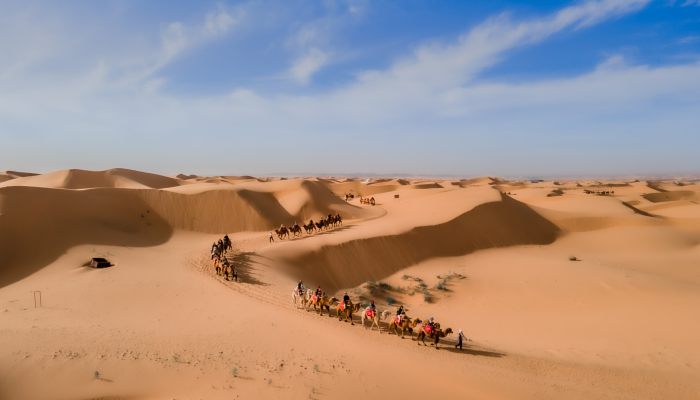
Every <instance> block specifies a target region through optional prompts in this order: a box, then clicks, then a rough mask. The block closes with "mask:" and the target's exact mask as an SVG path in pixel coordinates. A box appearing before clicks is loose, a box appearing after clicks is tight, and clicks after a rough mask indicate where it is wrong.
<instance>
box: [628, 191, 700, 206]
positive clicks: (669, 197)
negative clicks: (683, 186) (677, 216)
mask: <svg viewBox="0 0 700 400" xmlns="http://www.w3.org/2000/svg"><path fill="white" fill-rule="evenodd" d="M642 197H644V198H645V199H647V200H649V201H651V202H652V203H661V202H665V201H678V200H698V199H700V196H698V194H697V193H695V192H693V191H691V190H677V191H673V192H671V191H663V192H658V193H647V194H643V195H642Z"/></svg>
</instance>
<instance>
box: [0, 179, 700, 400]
mask: <svg viewBox="0 0 700 400" xmlns="http://www.w3.org/2000/svg"><path fill="white" fill-rule="evenodd" d="M553 191H557V195H554V196H548V194H550V193H552V192H553ZM585 191H594V192H596V191H609V192H612V191H614V194H612V193H611V194H609V195H606V196H600V195H595V194H586V192H585ZM346 193H353V194H355V195H363V196H374V197H375V199H376V202H377V205H376V206H370V205H362V204H360V202H359V199H358V198H357V197H356V198H355V199H353V200H350V201H349V202H345V201H344V195H345V194H346ZM397 196H398V197H397ZM341 198H342V199H341ZM699 199H700V185H698V184H697V183H695V182H692V181H684V182H679V181H673V180H669V181H645V180H638V181H631V180H630V181H619V180H615V181H612V180H611V181H600V180H578V181H556V182H555V181H538V182H532V181H508V180H504V179H499V178H495V177H484V178H473V179H463V180H454V179H452V180H430V179H407V178H402V179H396V178H390V177H389V178H383V179H369V180H367V179H363V178H360V177H358V178H352V179H349V178H333V177H324V178H313V177H307V178H295V179H276V178H265V179H258V178H255V177H249V176H218V177H202V176H195V175H185V174H181V175H178V176H177V177H174V178H171V177H165V176H159V175H156V174H150V173H144V172H138V171H131V170H125V169H113V170H107V171H83V170H66V171H56V172H52V173H47V174H31V173H19V172H13V171H8V172H6V173H3V174H0V268H2V269H1V270H0V271H1V273H0V399H92V398H109V399H122V398H127V399H173V398H177V399H181V398H197V399H199V398H206V399H219V398H221V399H231V398H262V399H265V398H292V399H297V398H299V399H302V398H303V399H322V398H328V399H345V398H347V399H357V398H421V397H424V396H430V397H432V398H449V399H452V398H459V399H485V398H498V399H511V398H517V399H659V398H664V399H665V398H669V399H670V398H672V399H694V398H697V394H698V393H700V347H699V346H698V345H697V338H698V337H700V319H698V318H697V315H698V314H697V310H698V309H700V290H698V289H700V269H699V267H700V204H699ZM329 213H332V214H336V213H339V214H340V215H342V216H343V218H344V221H343V224H342V226H338V227H335V228H333V229H329V230H328V231H325V232H321V233H314V234H312V235H306V234H303V235H301V236H300V237H297V238H292V239H286V240H279V239H276V240H275V242H274V243H269V241H268V235H269V232H270V231H271V230H272V229H274V228H275V227H278V226H279V225H280V224H291V223H294V222H295V221H296V222H299V223H305V222H307V221H308V220H309V219H311V218H313V219H315V220H317V219H318V218H320V217H322V216H324V215H327V214H329ZM224 233H228V234H229V235H230V236H231V238H232V239H233V242H234V250H235V251H234V253H233V254H232V258H233V259H234V262H235V264H236V265H237V267H238V271H239V274H240V276H241V282H229V281H224V280H223V279H222V278H221V277H219V276H217V275H216V274H215V273H214V271H213V269H212V267H211V264H210V263H209V262H208V255H209V248H210V246H211V243H212V242H213V241H214V240H217V239H218V238H220V237H221V236H222V235H223V234H224ZM98 256H100V257H107V258H109V259H110V261H112V262H113V263H114V264H115V265H114V266H113V267H110V268H106V269H92V268H89V267H86V266H85V263H86V262H87V261H89V259H90V258H91V257H98ZM572 258H575V260H576V261H571V259H572ZM298 279H303V280H304V282H306V284H307V286H314V287H315V285H322V286H323V287H324V288H325V289H326V290H328V291H330V292H332V294H334V295H336V296H342V294H343V292H344V291H348V292H349V293H350V294H351V297H352V298H353V300H354V301H359V302H362V303H364V304H366V303H367V302H368V301H369V300H370V299H375V300H376V301H377V305H378V308H379V309H380V310H384V309H387V310H391V311H393V310H394V309H395V307H396V304H398V303H400V304H404V305H405V306H406V307H407V309H408V314H409V315H410V316H413V317H418V318H422V319H426V318H427V317H430V316H434V317H435V318H436V319H437V320H438V321H439V322H441V323H442V325H443V326H444V327H451V328H453V329H454V330H456V329H459V328H461V329H463V330H464V332H465V334H466V335H467V337H469V338H470V339H471V340H470V341H468V342H466V343H465V347H464V350H462V351H459V350H456V349H455V348H454V343H455V337H454V335H449V336H448V337H447V338H445V339H444V340H443V341H441V342H440V344H439V349H438V350H436V349H435V348H434V347H433V346H430V345H428V346H423V345H421V344H419V342H416V341H414V340H412V338H411V336H410V335H406V337H405V338H404V339H403V340H401V339H399V338H397V337H396V336H395V335H393V334H392V335H389V334H387V333H386V332H382V333H378V332H377V330H376V328H375V329H374V330H372V331H370V330H368V329H363V328H362V327H361V326H360V324H359V318H356V320H355V325H354V326H351V325H350V324H349V323H347V322H339V321H338V320H337V319H336V318H329V316H327V315H323V316H319V315H318V314H316V313H313V312H307V311H304V310H302V309H299V308H297V307H296V306H295V305H293V304H292V297H291V291H292V288H293V286H294V285H295V283H296V281H297V280H298ZM35 291H40V292H41V296H42V298H41V305H38V304H37V306H36V307H35V298H34V296H35V295H34V294H33V293H34V292H35ZM37 295H38V294H37ZM389 303H391V304H389ZM383 327H384V325H383ZM428 343H429V341H428Z"/></svg>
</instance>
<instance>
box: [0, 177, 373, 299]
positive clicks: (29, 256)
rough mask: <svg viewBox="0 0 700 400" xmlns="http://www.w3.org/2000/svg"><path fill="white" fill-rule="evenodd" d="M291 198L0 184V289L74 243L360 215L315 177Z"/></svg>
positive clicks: (126, 242)
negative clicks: (288, 201)
mask: <svg viewBox="0 0 700 400" xmlns="http://www.w3.org/2000/svg"><path fill="white" fill-rule="evenodd" d="M292 195H299V196H304V204H303V206H302V207H301V209H300V210H299V211H298V212H296V213H294V214H292V213H290V212H288V211H287V210H286V209H285V208H284V207H283V206H282V205H281V204H280V202H279V201H278V200H277V198H276V197H275V193H273V192H264V191H256V190H250V189H236V188H232V187H231V186H226V187H225V188H220V189H219V188H214V189H211V190H207V191H203V192H199V193H193V194H190V193H179V192H175V191H168V190H157V189H122V188H98V189H88V190H66V189H53V188H44V187H30V186H10V187H4V188H0V287H2V286H5V285H7V284H9V283H12V282H14V281H17V280H19V279H22V278H23V277H25V276H28V275H30V274H32V273H33V272H35V271H37V270H39V269H40V268H42V267H44V266H46V265H48V264H50V263H51V262H53V261H54V260H56V259H57V258H58V257H59V256H61V255H62V254H63V253H65V252H66V251H67V250H68V249H70V248H71V247H74V246H77V245H82V244H96V245H99V244H103V245H115V246H154V245H158V244H162V243H164V242H166V241H167V240H168V239H169V238H170V236H171V234H172V232H173V230H176V229H183V230H190V231H198V232H205V233H230V232H237V231H259V230H269V229H272V228H273V227H277V226H279V225H280V224H281V223H284V224H291V223H292V222H294V221H303V220H305V219H309V218H318V217H319V216H321V215H325V214H327V213H331V212H333V213H335V212H340V213H341V214H342V215H343V216H344V217H345V218H346V219H347V218H353V217H356V216H358V215H361V213H362V209H360V208H358V207H355V206H352V205H349V204H347V203H345V202H343V201H341V200H340V199H338V198H336V197H335V196H334V195H333V194H332V193H331V192H330V191H329V190H328V189H327V188H326V187H325V186H323V185H322V184H319V183H317V182H304V183H303V184H302V185H301V186H300V188H297V189H296V190H294V191H293V193H292ZM35 246H37V247H35Z"/></svg>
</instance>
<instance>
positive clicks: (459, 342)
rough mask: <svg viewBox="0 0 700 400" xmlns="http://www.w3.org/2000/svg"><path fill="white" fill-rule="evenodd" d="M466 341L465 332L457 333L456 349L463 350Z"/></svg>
mask: <svg viewBox="0 0 700 400" xmlns="http://www.w3.org/2000/svg"><path fill="white" fill-rule="evenodd" d="M463 339H464V332H462V330H461V329H460V330H458V331H457V344H456V345H455V349H456V348H459V349H460V350H462V340H463Z"/></svg>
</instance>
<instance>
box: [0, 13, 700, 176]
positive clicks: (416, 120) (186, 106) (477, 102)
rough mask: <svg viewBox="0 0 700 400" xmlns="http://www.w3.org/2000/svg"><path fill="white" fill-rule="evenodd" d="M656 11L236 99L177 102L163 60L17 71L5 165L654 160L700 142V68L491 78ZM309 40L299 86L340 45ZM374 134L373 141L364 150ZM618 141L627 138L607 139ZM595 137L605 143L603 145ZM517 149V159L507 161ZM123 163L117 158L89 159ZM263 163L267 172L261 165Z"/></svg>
mask: <svg viewBox="0 0 700 400" xmlns="http://www.w3.org/2000/svg"><path fill="white" fill-rule="evenodd" d="M645 4H647V1H589V2H585V3H577V4H576V5H574V6H572V7H567V8H564V9H562V10H560V11H558V12H556V13H553V14H551V15H548V16H544V17H542V18H537V19H530V20H526V21H518V20H514V19H513V18H512V17H508V16H505V15H501V16H498V17H496V18H492V19H489V20H488V21H486V22H484V23H483V24H481V25H479V26H477V27H475V28H474V29H471V30H469V31H468V32H466V33H465V34H464V35H462V36H460V37H459V38H457V39H456V40H454V41H453V42H452V43H449V44H444V45H431V46H423V47H420V48H418V49H417V50H415V51H414V52H413V53H411V54H409V55H408V56H407V57H405V58H403V59H401V60H398V61H396V62H395V63H393V64H392V65H391V66H390V67H388V68H386V69H383V70H377V71H365V72H363V73H361V74H360V75H359V76H358V77H357V79H356V80H355V81H353V82H351V83H349V84H347V85H345V86H343V87H338V88H334V89H329V90H325V91H319V92H316V93H314V94H310V95H303V96H302V95H295V94H284V95H283V94H263V93H258V92H256V91H254V90H251V89H250V88H246V87H241V88H235V89H233V90H231V93H230V94H229V95H225V96H213V95H210V96H199V97H188V96H180V97H177V96H170V95H167V94H164V93H161V92H159V91H158V88H159V87H160V86H161V85H162V84H163V82H164V80H163V79H162V78H159V77H158V76H157V74H155V71H156V70H157V69H156V70H154V71H152V73H149V74H147V75H146V76H145V77H144V78H145V79H142V80H140V81H138V82H131V83H129V84H126V85H115V84H114V74H112V73H111V72H110V71H111V70H112V69H113V68H114V67H109V66H108V65H102V67H101V68H95V69H94V71H95V72H94V74H92V75H91V76H90V78H89V79H88V78H87V77H84V76H83V75H81V76H80V77H78V78H76V77H70V78H71V79H65V80H56V83H54V84H51V85H46V84H44V83H42V84H41V85H34V84H33V83H32V81H31V79H26V80H24V81H22V82H21V83H22V85H20V86H19V87H18V86H17V85H16V83H17V81H16V80H13V81H12V82H14V83H15V84H13V85H10V84H9V83H8V82H9V81H7V80H6V81H3V80H1V79H0V135H12V137H13V138H14V140H9V142H11V143H13V146H15V147H16V148H17V149H20V150H14V151H12V152H11V151H10V150H9V148H4V149H2V148H0V160H3V161H5V162H6V163H8V164H7V165H6V167H7V168H21V167H22V165H17V164H18V163H20V162H22V160H23V159H24V158H21V157H20V156H17V154H19V155H22V154H28V151H29V150H21V149H22V146H26V149H32V150H33V151H39V152H40V153H38V154H36V156H37V157H33V158H35V159H36V158H39V159H47V160H50V159H52V157H53V159H56V157H59V156H60V157H63V158H59V160H60V161H61V162H63V163H66V164H63V165H64V166H75V165H69V164H70V162H71V160H75V159H77V158H76V157H78V156H80V151H81V150H84V149H85V148H91V147H92V148H110V149H111V150H113V154H115V155H116V156H115V157H122V158H120V159H123V157H124V154H126V153H128V154H131V153H130V152H141V153H144V154H141V156H140V157H136V155H135V156H134V157H135V158H134V159H136V160H139V161H138V164H137V165H133V166H134V167H139V168H145V169H162V168H163V167H162V164H163V163H166V162H168V163H169V162H175V161H170V160H178V161H176V162H177V163H178V165H177V166H172V167H170V168H183V169H192V168H198V167H199V168H202V167H201V166H203V165H206V166H208V169H209V171H210V172H217V173H222V172H229V171H231V172H232V171H235V170H238V171H241V172H242V171H246V172H248V171H249V172H253V173H260V172H270V171H283V170H284V169H285V168H292V169H294V170H297V171H299V170H308V171H313V170H316V171H318V169H319V168H327V169H335V170H346V171H347V170H349V169H353V168H354V166H355V165H356V163H357V160H356V159H355V158H352V159H351V158H349V157H350V156H345V155H347V154H355V155H356V154H362V155H363V158H362V164H361V168H362V169H363V170H367V169H370V170H372V169H373V170H385V171H386V170H392V169H393V170H402V169H403V170H405V169H406V168H411V169H413V171H418V172H421V171H422V172H425V173H431V172H440V171H453V172H466V171H473V172H474V173H485V172H488V173H507V172H508V171H504V170H499V169H498V168H503V167H502V165H510V166H513V165H518V164H524V165H528V166H535V167H542V168H547V166H549V168H552V165H554V166H556V164H552V162H553V161H552V160H553V157H555V154H554V153H556V152H557V151H567V149H569V148H573V147H579V148H583V149H585V148H589V149H590V148H594V149H595V150H591V151H593V153H591V154H569V153H566V154H568V155H570V157H569V158H570V160H567V163H569V164H567V165H569V168H572V167H571V165H575V163H579V164H580V165H581V166H583V167H585V165H586V164H585V163H592V164H595V165H596V166H598V165H599V166H600V168H604V167H605V166H606V165H607V166H610V165H611V164H605V163H595V161H596V160H597V158H596V157H601V156H608V157H610V158H611V159H612V160H614V161H619V160H620V158H621V157H622V156H624V154H625V153H629V152H637V154H636V158H642V154H643V151H645V150H644V148H642V147H640V146H642V145H644V144H647V143H648V144H651V145H653V146H655V149H654V151H655V152H656V154H661V155H662V156H663V155H664V154H663V152H664V151H668V149H670V148H671V147H674V146H675V145H674V144H673V142H674V139H668V138H664V135H674V136H672V138H675V141H676V142H677V143H685V145H683V146H682V149H679V150H678V151H679V153H682V152H683V151H686V152H687V151H689V150H688V149H689V148H691V147H692V146H688V144H689V143H692V140H695V142H697V140H698V139H697V136H691V135H697V133H696V129H697V128H696V127H697V125H698V119H697V117H696V115H699V114H700V94H699V93H700V65H699V64H697V63H689V64H685V65H676V66H666V67H649V66H644V65H630V64H628V63H626V62H625V60H624V59H622V58H620V57H612V58H610V59H607V60H604V61H603V62H602V63H600V65H599V66H598V67H597V68H595V69H593V70H592V71H590V72H588V73H585V74H581V75H578V76H571V77H567V78H558V79H541V80H539V81H531V82H526V83H518V84H515V83H508V84H505V83H499V82H489V83H485V82H480V81H479V79H478V76H479V74H480V73H482V72H483V71H484V70H486V69H488V68H489V67H491V66H492V65H494V64H495V63H498V62H499V61H502V60H503V59H505V57H506V56H507V53H508V52H509V51H511V50H512V49H514V48H517V47H521V46H527V45H531V44H533V43H537V42H539V41H543V40H545V39H546V38H548V37H549V36H551V35H554V34H556V33H557V32H561V31H563V30H567V29H570V30H573V29H583V28H590V27H592V26H593V24H596V23H600V22H603V21H605V20H607V19H610V18H616V17H619V16H621V15H623V14H625V13H629V12H633V11H634V10H637V9H639V8H640V7H643V6H644V5H645ZM231 18H233V19H235V18H234V17H231ZM216 21H218V22H216ZM235 25H236V23H235V22H230V21H229V19H228V18H226V17H221V16H219V17H206V18H205V19H204V22H203V23H202V24H201V25H193V26H187V25H183V24H175V25H169V26H167V27H166V28H165V30H164V33H163V37H162V38H161V42H160V43H159V45H158V46H157V47H154V48H153V49H152V50H153V53H155V54H157V55H158V57H160V58H159V59H164V60H166V61H165V62H166V63H167V62H171V61H172V60H174V59H176V58H177V57H181V56H182V55H183V54H185V53H186V52H187V51H188V50H189V49H191V48H192V46H196V45H197V44H198V43H202V41H206V40H210V39H211V38H213V37H216V36H219V35H222V34H225V33H226V32H229V31H230V30H231V29H232V28H233V27H234V26H235ZM304 45H305V46H307V47H304V49H305V50H304V49H301V53H302V55H301V56H300V57H299V58H298V59H297V60H296V62H295V63H294V64H293V65H292V67H291V68H290V69H289V70H288V71H287V72H288V74H289V77H290V78H291V79H294V81H295V82H298V83H299V84H307V83H309V82H310V81H311V79H312V78H313V76H314V74H315V73H317V72H318V71H319V70H320V69H321V68H323V66H324V65H327V64H328V62H330V56H329V54H328V52H326V51H323V50H321V49H320V48H319V47H317V46H314V45H313V41H306V42H304ZM151 62H152V60H151ZM155 64H156V65H157V63H155ZM152 65H153V64H152ZM38 115H40V116H41V118H37V116H38ZM684 135H685V136H684ZM37 137H38V138H40V140H41V143H42V144H43V146H42V147H43V148H46V149H55V148H61V149H63V152H62V153H61V154H60V155H55V154H54V155H53V156H52V155H51V154H48V153H47V154H43V153H41V148H39V149H37V148H36V146H34V143H36V142H37ZM350 137H351V138H352V139H353V140H348V139H347V138H350ZM368 138H372V140H373V143H375V145H373V146H371V147H370V146H367V147H365V146H363V145H362V143H366V142H367V140H366V139H368ZM617 138H619V140H621V141H624V142H625V143H624V146H623V145H620V146H612V147H611V146H607V147H606V146H605V145H604V144H605V142H606V141H608V140H618V139H617ZM688 138H690V139H688ZM693 138H695V139H693ZM680 139H683V140H680ZM25 141H26V143H25ZM5 142H7V141H5ZM65 142H70V143H73V145H71V146H65V145H64V144H63V143H65ZM532 142H534V143H532ZM598 142H601V143H603V145H600V146H599V147H596V145H597V144H598ZM76 143H77V144H76ZM211 143H216V145H215V146H212V145H211ZM299 143H304V144H305V145H304V146H305V148H304V150H303V151H301V152H300V153H302V154H306V153H305V152H308V154H313V157H303V156H299V154H290V149H295V148H298V145H299ZM669 143H670V144H669ZM489 146H492V147H493V148H491V147H489ZM586 146H588V147H586ZM669 146H670V147H669ZM261 147H264V151H263V150H261ZM523 148H527V149H528V151H530V152H532V154H526V152H524V151H522V150H523ZM134 149H136V150H134ZM328 149H334V150H333V151H328ZM337 149H342V151H336V150H337ZM538 149H541V150H538ZM47 151H48V150H47ZM538 151H539V153H538ZM581 152H584V153H585V152H586V150H581ZM611 152H613V154H611ZM119 154H121V156H119ZM153 154H155V155H162V157H166V160H165V161H164V159H163V158H162V157H154V156H153ZM486 154H488V155H489V157H486V156H485V155H486ZM137 155H138V154H137ZM506 156H507V157H510V163H505V164H502V161H503V157H506ZM655 159H656V158H655ZM105 160H106V161H104V162H109V160H110V159H109V158H106V159H105ZM112 160H113V159H112ZM683 160H688V158H683V157H680V156H678V157H675V156H674V157H666V161H665V162H666V163H667V166H668V165H672V164H673V163H682V162H683ZM603 161H604V160H603ZM57 162H58V161H57ZM686 162H687V161H686ZM115 164H119V162H115V161H111V164H108V165H93V166H92V167H95V168H96V167H110V166H114V165H115ZM253 165H254V166H256V167H257V168H258V169H257V170H251V168H252V167H251V166H253ZM27 166H28V167H30V168H36V167H32V166H31V165H29V164H27ZM320 166H323V167H320ZM0 167H1V166H0ZM583 167H582V168H583ZM477 168H481V170H478V169H477ZM533 168H534V167H533ZM0 169H2V168H0ZM550 172H552V173H565V172H567V171H561V170H551V171H550Z"/></svg>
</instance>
